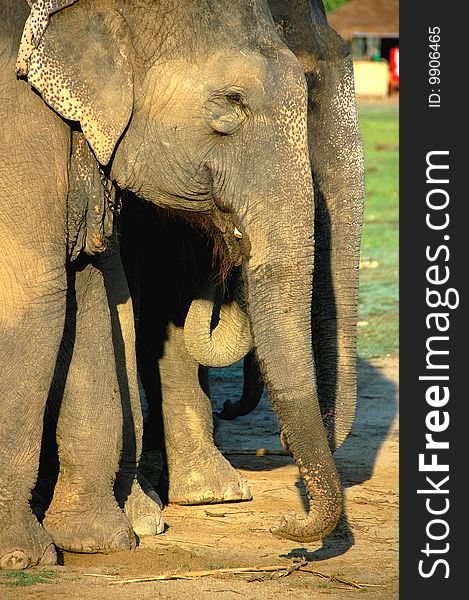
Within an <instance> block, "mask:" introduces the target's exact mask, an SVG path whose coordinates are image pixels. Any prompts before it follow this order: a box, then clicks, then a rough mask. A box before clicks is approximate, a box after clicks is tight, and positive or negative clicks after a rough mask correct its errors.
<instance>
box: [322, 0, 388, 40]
mask: <svg viewBox="0 0 469 600" xmlns="http://www.w3.org/2000/svg"><path fill="white" fill-rule="evenodd" d="M328 21H329V23H330V24H331V25H332V27H333V28H334V29H336V30H337V31H338V32H339V33H340V35H341V36H342V37H343V38H345V39H351V38H352V37H357V36H359V37H369V36H375V37H399V0H349V2H347V3H346V4H344V5H343V6H341V7H340V8H339V9H337V10H335V11H334V12H332V13H330V14H329V15H328Z"/></svg>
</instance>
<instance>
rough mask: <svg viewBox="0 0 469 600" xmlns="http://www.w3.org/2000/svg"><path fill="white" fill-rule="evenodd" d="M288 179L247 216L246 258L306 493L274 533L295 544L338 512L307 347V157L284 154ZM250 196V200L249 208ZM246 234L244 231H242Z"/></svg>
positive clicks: (253, 308)
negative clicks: (305, 506)
mask: <svg viewBox="0 0 469 600" xmlns="http://www.w3.org/2000/svg"><path fill="white" fill-rule="evenodd" d="M284 172H285V173H291V174H292V175H291V177H290V176H287V177H286V178H287V179H289V181H283V182H281V183H280V182H276V183H274V187H271V188H270V193H269V192H268V193H267V195H268V196H269V197H267V198H263V200H262V202H261V203H257V205H258V207H259V205H260V204H262V205H263V206H264V208H265V206H268V207H269V208H267V209H266V211H265V212H267V213H269V214H265V212H264V214H263V215H254V217H253V216H252V214H253V212H254V211H251V218H250V221H251V223H248V222H244V223H242V226H243V228H244V230H245V232H246V238H247V239H248V244H249V249H248V252H249V256H248V258H247V260H246V261H245V263H244V277H245V281H246V286H247V290H246V293H247V302H248V308H249V315H250V317H251V323H252V332H253V337H254V345H255V348H256V352H257V356H258V360H259V364H260V367H261V371H262V373H263V376H264V379H265V382H266V385H267V388H268V391H269V396H270V399H271V401H272V405H273V407H274V410H275V412H276V414H277V418H278V420H279V424H280V427H281V430H282V434H283V436H284V439H285V440H286V442H287V444H288V447H289V450H290V451H291V453H292V454H293V456H294V458H295V460H296V463H297V465H298V467H299V471H300V474H301V476H302V478H303V480H304V482H305V485H306V489H307V493H308V496H309V498H310V511H309V514H308V516H307V517H306V518H298V517H297V516H295V515H293V516H290V515H289V516H285V517H283V519H282V521H281V523H280V525H279V527H278V529H276V530H275V531H272V533H274V535H276V536H278V537H282V538H286V539H291V540H295V541H299V542H311V541H315V540H318V539H320V538H322V537H324V536H325V535H327V534H328V533H329V532H330V531H332V530H333V529H334V528H335V526H336V524H337V521H338V519H339V516H340V514H341V510H342V491H341V485H340V481H339V476H338V473H337V470H336V467H335V465H334V462H333V460H332V455H331V452H330V449H329V445H328V441H327V435H326V431H325V428H324V425H323V420H322V417H321V411H320V407H319V402H318V395H317V390H316V377H315V367H314V360H313V352H312V333H311V300H312V280H313V254H314V243H313V220H314V214H313V213H314V202H313V189H312V181H311V172H310V167H309V161H307V160H304V161H302V162H301V163H299V162H298V160H297V161H295V162H292V160H291V157H290V160H289V161H288V159H287V158H285V171H284ZM253 204H254V202H251V203H250V206H253ZM243 234H244V231H243Z"/></svg>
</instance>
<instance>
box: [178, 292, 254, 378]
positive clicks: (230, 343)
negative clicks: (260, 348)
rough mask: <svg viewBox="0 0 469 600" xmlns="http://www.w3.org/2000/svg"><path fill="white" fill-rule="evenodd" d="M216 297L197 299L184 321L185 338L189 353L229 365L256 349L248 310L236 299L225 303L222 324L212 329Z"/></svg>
mask: <svg viewBox="0 0 469 600" xmlns="http://www.w3.org/2000/svg"><path fill="white" fill-rule="evenodd" d="M213 308H214V300H213V299H212V298H210V299H204V298H199V299H194V300H193V301H192V303H191V306H190V308H189V311H188V313H187V317H186V320H185V323H184V342H185V345H186V348H187V351H188V353H189V354H190V355H191V356H192V358H194V360H196V361H197V362H198V363H199V364H201V365H205V366H207V367H227V366H229V365H232V364H233V363H235V362H237V361H238V360H241V359H242V358H244V356H246V354H247V353H248V352H249V351H250V350H252V347H253V342H252V336H251V328H250V323H249V318H248V316H247V314H246V313H245V312H244V311H243V310H242V308H241V307H240V305H239V304H238V303H237V302H236V301H235V300H233V301H231V302H229V303H228V304H222V306H221V308H220V319H219V323H218V325H217V326H216V327H215V328H214V329H213V330H211V321H212V315H213Z"/></svg>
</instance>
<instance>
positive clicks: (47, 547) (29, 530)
mask: <svg viewBox="0 0 469 600" xmlns="http://www.w3.org/2000/svg"><path fill="white" fill-rule="evenodd" d="M56 563H57V554H56V552H55V548H54V543H53V542H52V538H51V537H50V535H48V533H47V532H46V531H45V530H44V529H43V527H41V525H40V524H39V523H38V521H37V519H36V517H34V515H33V514H32V513H31V512H30V511H29V510H24V509H23V510H22V511H17V512H14V511H11V513H10V515H6V516H3V515H2V516H1V517H0V569H8V570H21V569H27V568H28V567H34V566H35V565H44V566H46V565H55V564H56Z"/></svg>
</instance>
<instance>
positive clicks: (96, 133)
mask: <svg viewBox="0 0 469 600" xmlns="http://www.w3.org/2000/svg"><path fill="white" fill-rule="evenodd" d="M97 6H98V4H97V3H94V4H92V3H90V2H86V0H84V1H83V2H78V3H76V4H73V5H72V6H70V7H69V8H66V9H63V10H60V11H59V12H56V13H55V14H53V15H52V17H51V19H50V23H49V24H48V26H47V29H46V30H45V32H44V34H43V35H42V38H41V41H40V42H39V43H38V46H37V47H36V48H34V49H33V50H32V52H31V56H30V60H29V71H28V81H29V82H30V83H31V85H32V86H34V87H35V88H36V89H37V90H38V92H40V94H41V95H42V97H43V98H44V100H45V101H46V102H47V103H48V104H49V105H50V106H51V107H52V108H53V109H54V110H56V111H57V112H58V113H59V114H60V115H61V116H62V117H64V118H65V119H70V120H72V121H79V122H80V125H81V128H82V131H83V134H84V135H85V137H86V139H87V141H88V143H89V144H90V146H91V148H92V150H93V152H94V154H95V156H96V158H97V159H98V161H99V162H100V163H101V164H103V165H105V164H107V163H108V162H109V160H110V158H111V156H112V154H113V152H114V148H115V146H116V144H117V142H118V141H119V138H120V137H121V135H122V133H123V132H124V129H125V128H126V126H127V124H128V122H129V119H130V116H131V113H132V108H133V73H132V68H131V65H130V61H129V48H130V43H129V34H128V29H127V25H126V23H125V21H124V19H123V18H122V17H121V16H120V14H119V13H118V12H117V11H114V10H112V9H110V8H109V7H107V6H106V3H102V5H101V8H97Z"/></svg>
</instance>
